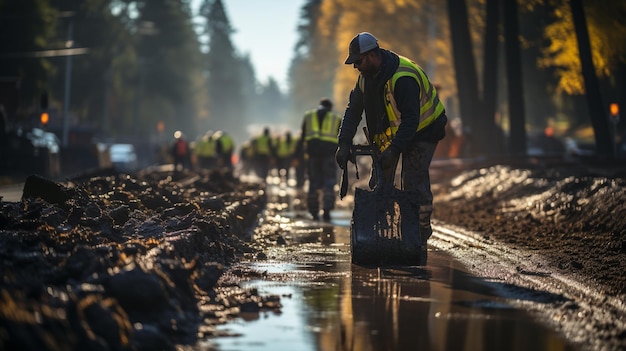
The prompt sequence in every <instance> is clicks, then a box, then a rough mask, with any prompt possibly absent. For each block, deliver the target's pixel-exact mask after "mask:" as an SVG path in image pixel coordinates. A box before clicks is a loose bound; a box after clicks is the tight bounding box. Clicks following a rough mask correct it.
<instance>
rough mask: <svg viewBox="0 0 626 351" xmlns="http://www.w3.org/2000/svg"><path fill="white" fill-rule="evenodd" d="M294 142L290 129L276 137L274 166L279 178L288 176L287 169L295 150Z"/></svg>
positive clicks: (289, 166)
mask: <svg viewBox="0 0 626 351" xmlns="http://www.w3.org/2000/svg"><path fill="white" fill-rule="evenodd" d="M296 142H297V141H296V140H295V139H294V138H293V137H292V136H291V131H286V132H285V133H284V134H282V135H280V136H279V137H278V138H277V139H276V145H275V148H276V168H277V169H278V175H279V176H280V177H281V179H285V180H286V179H288V178H289V169H290V168H291V164H292V160H293V156H294V153H295V151H296Z"/></svg>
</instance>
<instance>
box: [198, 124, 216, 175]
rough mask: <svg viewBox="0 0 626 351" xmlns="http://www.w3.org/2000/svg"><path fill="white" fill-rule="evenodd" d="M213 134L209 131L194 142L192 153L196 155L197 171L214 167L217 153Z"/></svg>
mask: <svg viewBox="0 0 626 351" xmlns="http://www.w3.org/2000/svg"><path fill="white" fill-rule="evenodd" d="M213 134H214V132H213V131H212V130H209V131H207V132H206V133H204V135H203V136H202V137H201V138H200V139H199V140H198V141H196V147H195V148H194V153H195V155H196V160H197V166H198V169H200V170H209V169H212V168H213V167H215V165H216V155H217V151H216V145H215V139H214V138H213Z"/></svg>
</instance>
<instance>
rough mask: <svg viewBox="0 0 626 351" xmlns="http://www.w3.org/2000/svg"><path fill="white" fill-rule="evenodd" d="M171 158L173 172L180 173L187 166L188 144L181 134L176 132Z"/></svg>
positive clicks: (178, 131) (188, 158)
mask: <svg viewBox="0 0 626 351" xmlns="http://www.w3.org/2000/svg"><path fill="white" fill-rule="evenodd" d="M172 158H173V160H174V172H175V173H176V172H181V171H183V170H185V169H186V168H187V166H188V165H189V160H190V157H189V144H188V143H187V140H185V138H184V136H183V133H182V132H181V131H180V130H177V131H176V132H175V133H174V145H173V146H172Z"/></svg>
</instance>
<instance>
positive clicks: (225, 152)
mask: <svg viewBox="0 0 626 351" xmlns="http://www.w3.org/2000/svg"><path fill="white" fill-rule="evenodd" d="M213 139H214V142H215V155H216V159H217V164H218V166H219V167H223V168H224V169H225V170H227V171H229V172H232V171H233V152H234V151H235V141H234V140H233V137H231V136H230V134H228V133H226V132H224V131H222V130H218V131H217V132H215V134H213Z"/></svg>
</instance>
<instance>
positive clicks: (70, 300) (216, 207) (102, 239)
mask: <svg viewBox="0 0 626 351" xmlns="http://www.w3.org/2000/svg"><path fill="white" fill-rule="evenodd" d="M23 194H24V197H23V199H22V201H20V202H1V203H0V206H1V207H2V211H1V212H0V260H1V264H0V269H1V270H2V277H3V278H2V282H1V283H0V349H5V350H18V349H19V350H86V349H92V350H154V349H159V350H168V349H170V350H173V349H174V348H175V345H180V344H182V345H184V344H192V343H195V341H196V340H197V339H198V338H202V337H207V336H210V335H212V334H213V333H215V330H214V328H213V326H214V325H216V324H219V323H224V322H225V320H226V319H228V318H229V317H231V316H233V315H238V314H239V313H240V312H241V311H257V312H258V311H260V310H264V309H266V310H271V309H276V308H279V307H280V299H279V298H278V297H276V296H260V295H259V294H258V292H257V291H255V290H245V289H241V288H238V287H236V286H233V287H231V288H225V287H222V288H221V289H220V290H219V291H218V289H217V286H216V285H217V281H218V280H219V279H220V278H221V276H222V275H223V273H224V272H225V270H226V269H227V267H228V266H229V265H230V264H232V263H233V262H236V261H237V260H239V259H241V257H243V256H245V255H252V256H254V255H256V254H258V250H255V249H254V248H252V247H251V246H250V245H249V244H248V242H247V241H248V240H249V238H250V234H251V231H252V229H253V228H254V226H255V225H256V222H257V220H258V215H259V213H260V212H261V211H262V209H263V208H264V206H265V202H266V197H265V193H264V191H263V188H262V187H261V186H260V185H257V184H246V183H241V182H239V181H237V180H236V179H234V178H232V176H230V175H228V174H225V173H221V172H208V173H203V174H171V173H168V172H165V173H160V172H150V173H146V174H144V175H137V176H129V175H123V174H119V175H114V176H106V177H104V176H103V177H94V178H90V179H87V180H84V181H72V182H68V183H55V182H52V181H50V180H47V179H43V178H41V177H37V176H31V177H29V178H28V179H27V180H26V183H25V185H24V191H23Z"/></svg>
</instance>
